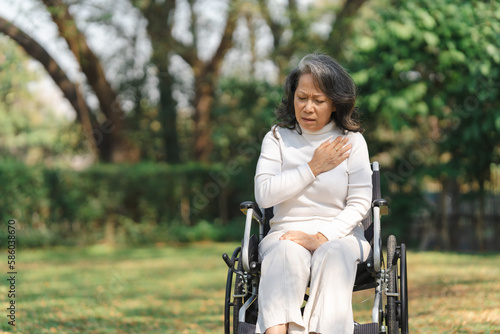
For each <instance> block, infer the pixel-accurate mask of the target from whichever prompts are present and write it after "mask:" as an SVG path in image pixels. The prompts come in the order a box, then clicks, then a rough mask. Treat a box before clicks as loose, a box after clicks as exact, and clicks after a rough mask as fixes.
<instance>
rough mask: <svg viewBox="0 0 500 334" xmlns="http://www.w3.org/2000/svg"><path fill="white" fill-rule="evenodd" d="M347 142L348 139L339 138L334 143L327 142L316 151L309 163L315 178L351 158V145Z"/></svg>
mask: <svg viewBox="0 0 500 334" xmlns="http://www.w3.org/2000/svg"><path fill="white" fill-rule="evenodd" d="M347 142H348V139H347V137H344V138H343V137H341V136H338V137H337V138H335V140H334V141H330V140H327V141H325V142H324V143H323V144H321V145H320V146H319V147H318V148H317V149H316V150H315V151H314V155H313V157H312V159H311V161H309V163H308V165H309V168H310V169H311V171H312V172H313V174H314V176H318V175H319V174H321V173H324V172H328V171H330V170H332V169H334V168H335V167H337V166H338V165H340V164H341V163H342V161H344V160H345V159H347V158H348V157H349V150H350V149H351V144H348V143H347Z"/></svg>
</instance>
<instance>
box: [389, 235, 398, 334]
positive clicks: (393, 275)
mask: <svg viewBox="0 0 500 334" xmlns="http://www.w3.org/2000/svg"><path fill="white" fill-rule="evenodd" d="M394 256H397V255H396V237H395V236H393V235H390V236H389V238H388V239H387V266H388V268H389V267H391V266H392V267H393V269H392V271H391V272H390V273H389V277H388V282H387V283H388V286H387V287H388V291H387V292H388V293H390V294H397V293H398V285H397V283H398V267H397V265H394V266H393V265H392V262H393V259H394ZM397 309H398V297H397V296H390V295H389V296H387V305H386V323H387V330H388V331H387V333H388V334H398V333H399V322H398V318H397V316H398V311H397Z"/></svg>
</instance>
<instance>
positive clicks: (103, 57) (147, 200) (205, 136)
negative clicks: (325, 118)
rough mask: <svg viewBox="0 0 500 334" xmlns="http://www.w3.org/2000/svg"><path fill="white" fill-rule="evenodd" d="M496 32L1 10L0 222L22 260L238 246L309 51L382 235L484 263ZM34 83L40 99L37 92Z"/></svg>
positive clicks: (451, 21)
mask: <svg viewBox="0 0 500 334" xmlns="http://www.w3.org/2000/svg"><path fill="white" fill-rule="evenodd" d="M499 22H500V5H499V4H498V2H496V1H491V2H490V1H466V2H463V1H458V0H445V1H439V2H438V1H430V0H413V1H411V0H405V1H386V0H356V1H334V2H328V1H305V0H304V1H300V0H293V1H292V0H289V1H285V2H282V1H274V0H253V1H241V0H227V1H223V0H220V1H219V0H169V1H155V0H130V1H129V0H120V1H113V2H111V1H105V2H102V1H93V0H88V1H72V2H67V1H63V0H31V1H27V2H24V3H23V4H18V5H17V6H12V5H11V6H5V9H3V10H2V11H1V12H0V32H2V33H3V34H4V35H5V36H8V37H9V38H10V40H9V39H7V38H6V37H4V38H2V39H1V40H0V42H1V43H0V48H1V49H2V58H1V59H0V67H1V68H2V72H1V73H0V85H1V89H0V99H1V101H0V117H2V120H3V121H2V125H4V126H3V127H2V130H0V137H2V139H3V140H2V144H0V145H1V147H2V150H1V153H0V154H1V156H0V159H1V160H0V169H1V170H2V172H1V173H0V175H3V176H2V177H1V178H2V184H3V185H5V186H4V189H5V191H7V190H8V191H9V194H10V195H9V197H10V199H9V200H7V199H4V198H3V199H0V207H2V210H1V212H2V219H4V220H6V219H11V218H12V217H14V218H16V219H18V220H20V222H21V223H22V226H23V229H24V230H25V231H26V237H25V240H37V241H36V242H35V241H32V242H31V241H30V242H28V241H25V242H26V244H27V245H30V244H31V245H44V244H57V243H60V242H62V241H61V238H64V240H65V242H68V243H78V242H96V241H99V240H103V241H106V242H139V243H141V242H148V240H152V241H168V240H197V239H203V238H211V239H226V238H233V237H235V238H240V234H241V228H240V227H241V224H240V223H238V222H239V221H240V220H241V219H240V217H239V212H238V204H239V202H240V201H243V200H247V199H252V198H253V173H254V170H255V163H256V160H257V158H258V155H259V152H260V141H261V139H262V137H263V136H264V134H265V133H266V132H267V131H268V130H269V128H270V126H271V124H272V121H273V119H274V116H273V109H274V107H275V106H276V104H277V103H278V102H279V100H280V98H281V84H282V82H283V79H284V77H285V76H286V74H287V71H288V70H289V69H290V68H291V67H292V66H295V65H296V63H297V61H298V60H299V59H300V57H301V56H303V55H304V54H306V53H310V52H324V53H327V54H330V55H332V56H334V57H335V58H337V59H339V60H340V61H341V62H342V64H343V65H345V66H346V67H347V68H348V70H349V71H350V72H351V73H352V75H353V77H354V79H355V81H356V83H357V84H358V87H359V103H358V107H359V109H360V110H361V111H362V113H363V121H364V125H365V128H366V132H365V136H366V138H367V141H368V144H369V148H370V152H371V155H372V159H373V160H378V161H380V162H381V164H382V168H383V171H384V172H383V185H384V188H385V189H384V193H385V194H386V195H385V196H386V197H388V198H389V199H390V203H391V215H390V216H389V217H388V218H387V219H386V224H387V225H386V227H385V228H384V231H385V232H386V233H396V234H397V235H398V236H400V238H402V239H403V240H405V241H406V242H407V243H410V244H411V245H413V246H415V247H417V246H418V247H420V248H422V249H430V248H432V249H434V248H438V249H468V250H472V249H498V245H497V243H495V241H494V240H495V237H499V236H500V228H499V225H500V224H499V223H500V222H499V220H500V209H499V207H500V203H499V202H500V198H499V189H500V167H499V164H500V161H499V154H500V147H499V143H500V140H499V139H500V138H499V137H500V135H499V133H500V110H499V109H500V107H499V105H500V104H499V96H500V95H499V92H498V89H499V87H500V73H499V66H498V65H499V64H500V56H499V55H500V52H499V51H500V50H499V46H500V23H499ZM47 31H51V32H52V37H51V38H47V35H49V34H48V33H44V32H47ZM16 43H17V45H19V46H16ZM23 50H24V51H23ZM35 60H36V61H37V62H38V63H39V64H41V65H42V66H39V65H34V64H35V63H34V61H35ZM38 63H36V64H38ZM42 67H43V69H42ZM48 76H50V77H51V79H52V81H53V82H55V84H56V85H57V87H58V89H56V88H52V89H51V90H50V89H49V88H47V89H49V92H47V93H44V92H43V90H42V89H41V88H40V87H41V86H47V87H50V85H49V84H47V80H49V79H48V78H47V77H48ZM41 82H42V84H40V83H41ZM43 82H45V83H46V84H43ZM58 91H59V92H58ZM58 93H59V96H57V94H58ZM44 95H45V96H44ZM61 96H62V97H64V99H65V100H66V101H69V103H67V102H66V101H63V100H62V98H61ZM42 97H44V98H42ZM61 105H64V106H65V108H64V111H55V110H59V109H61V107H60V106H61ZM13 180H16V181H15V182H14V181H13ZM35 188H36V191H35ZM233 232H234V236H233V234H232V233H233ZM2 233H3V232H2ZM81 235H84V236H85V238H82V237H78V236H81Z"/></svg>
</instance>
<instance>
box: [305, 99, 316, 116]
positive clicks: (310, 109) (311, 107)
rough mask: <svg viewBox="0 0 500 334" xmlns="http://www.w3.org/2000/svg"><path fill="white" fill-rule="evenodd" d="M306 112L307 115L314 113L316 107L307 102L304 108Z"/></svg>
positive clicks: (309, 101)
mask: <svg viewBox="0 0 500 334" xmlns="http://www.w3.org/2000/svg"><path fill="white" fill-rule="evenodd" d="M304 111H305V112H307V113H312V112H314V105H313V103H312V101H311V100H307V101H306V105H305V106H304Z"/></svg>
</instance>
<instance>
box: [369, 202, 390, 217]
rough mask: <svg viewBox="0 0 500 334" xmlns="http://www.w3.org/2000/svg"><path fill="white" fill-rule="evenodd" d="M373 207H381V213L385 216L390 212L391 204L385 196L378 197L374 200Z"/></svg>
mask: <svg viewBox="0 0 500 334" xmlns="http://www.w3.org/2000/svg"><path fill="white" fill-rule="evenodd" d="M372 207H378V208H380V214H381V215H383V216H384V215H387V214H389V204H388V203H387V201H386V200H385V199H383V198H378V199H376V200H374V201H373V202H372Z"/></svg>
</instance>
